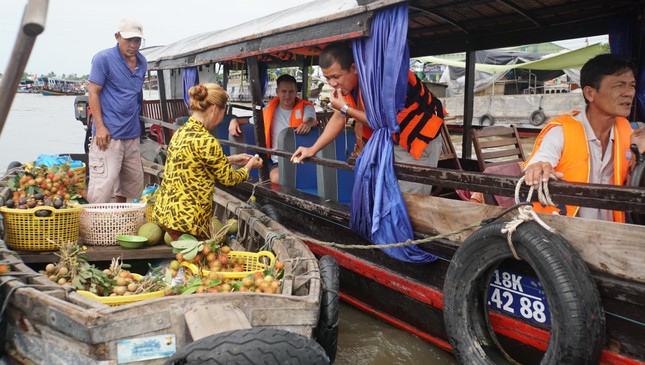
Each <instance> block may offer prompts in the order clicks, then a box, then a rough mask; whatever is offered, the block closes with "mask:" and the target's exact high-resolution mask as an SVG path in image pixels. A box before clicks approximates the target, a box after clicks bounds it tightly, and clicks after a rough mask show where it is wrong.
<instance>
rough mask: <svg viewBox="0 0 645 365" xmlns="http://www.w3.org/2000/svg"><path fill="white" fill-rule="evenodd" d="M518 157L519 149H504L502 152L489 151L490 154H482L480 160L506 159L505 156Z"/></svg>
mask: <svg viewBox="0 0 645 365" xmlns="http://www.w3.org/2000/svg"><path fill="white" fill-rule="evenodd" d="M519 155H520V149H519V148H512V149H504V150H498V151H490V152H482V158H483V159H484V160H486V159H489V158H500V157H507V156H519Z"/></svg>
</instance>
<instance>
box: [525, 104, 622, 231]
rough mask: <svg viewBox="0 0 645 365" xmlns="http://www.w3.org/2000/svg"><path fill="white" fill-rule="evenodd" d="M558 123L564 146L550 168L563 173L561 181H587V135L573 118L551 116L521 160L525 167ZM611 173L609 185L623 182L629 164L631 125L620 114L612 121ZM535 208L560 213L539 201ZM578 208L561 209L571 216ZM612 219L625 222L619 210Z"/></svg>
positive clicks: (534, 204)
mask: <svg viewBox="0 0 645 365" xmlns="http://www.w3.org/2000/svg"><path fill="white" fill-rule="evenodd" d="M556 126H561V127H562V130H563V133H564V146H563V148H562V155H561V156H560V162H558V165H557V166H556V167H555V168H554V171H558V172H561V173H562V174H563V177H562V180H565V181H570V182H581V183H588V182H589V175H590V170H591V166H590V164H591V159H590V158H589V145H588V144H587V134H586V132H585V128H584V126H583V125H582V123H580V122H579V121H578V120H577V119H575V118H573V117H572V116H570V115H567V114H565V115H561V116H558V117H555V118H553V119H552V120H551V121H549V123H548V124H547V125H546V126H545V127H544V128H543V129H542V131H541V132H540V134H539V135H538V136H537V138H536V139H535V146H534V147H533V152H532V153H531V156H530V157H529V158H528V159H527V160H526V162H525V163H524V168H526V166H527V163H528V162H529V161H531V159H532V158H533V155H535V153H536V152H537V150H538V149H539V148H540V145H541V144H542V141H543V140H544V136H545V135H546V134H547V132H548V131H549V130H551V128H553V127H556ZM613 128H614V143H613V145H614V149H613V154H614V176H613V181H612V183H613V185H623V183H624V181H625V177H626V176H627V168H628V166H629V159H628V156H629V154H628V151H629V140H630V138H629V137H630V136H631V134H632V128H631V126H630V125H629V122H628V121H627V119H625V118H622V117H617V118H616V123H615V124H614V127H613ZM533 208H534V209H535V211H537V212H540V213H553V212H558V213H561V209H559V208H557V207H550V206H548V207H543V206H542V205H541V204H540V203H533ZM579 209H580V207H578V206H574V205H566V208H565V212H564V213H566V215H568V216H572V217H573V216H575V215H576V214H577V213H578V210H579ZM613 218H614V222H625V214H624V212H621V211H613Z"/></svg>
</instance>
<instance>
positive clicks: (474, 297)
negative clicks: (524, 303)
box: [443, 221, 605, 364]
mask: <svg viewBox="0 0 645 365" xmlns="http://www.w3.org/2000/svg"><path fill="white" fill-rule="evenodd" d="M505 224H506V222H497V223H492V224H489V225H487V226H484V227H482V228H481V229H479V230H478V231H476V232H475V233H473V234H472V235H470V236H469V237H468V238H467V239H466V240H465V241H464V242H463V243H462V244H461V245H460V247H459V249H458V250H457V251H456V253H455V255H454V256H453V258H452V261H451V262H450V266H449V267H448V271H447V273H446V279H445V284H444V291H443V295H444V321H445V325H446V331H447V334H448V340H449V342H450V344H451V345H452V347H453V350H454V353H455V356H456V357H457V359H458V360H459V362H460V363H463V364H492V363H495V364H511V363H515V362H512V361H510V360H508V355H507V354H506V353H505V352H504V351H503V350H502V349H501V348H500V346H499V342H498V341H497V338H496V336H493V335H492V334H491V333H493V331H492V329H490V328H489V325H488V323H490V322H489V318H488V310H487V305H486V293H485V290H488V283H489V282H490V279H491V276H492V274H493V272H494V270H495V269H496V268H497V266H498V265H499V263H500V262H502V261H503V260H505V259H508V258H511V252H510V250H509V247H508V243H507V241H506V234H505V233H501V229H502V228H503V227H504V225H505ZM512 240H513V245H514V247H515V249H516V251H517V253H518V255H519V256H520V257H521V258H522V259H523V260H524V261H525V262H526V263H528V264H529V265H530V266H531V267H532V268H533V270H534V271H535V273H536V274H537V276H538V279H539V280H540V282H541V283H542V286H543V288H544V290H545V293H546V297H547V302H548V306H549V311H550V312H551V335H550V339H549V343H548V346H547V350H546V352H545V354H544V356H543V358H542V361H541V364H597V363H598V361H599V359H600V354H601V352H602V349H603V346H604V336H605V315H604V311H603V309H602V306H601V302H600V295H599V293H598V289H597V288H596V285H595V283H594V281H593V279H592V277H591V274H590V273H589V269H588V267H587V265H586V264H585V263H584V261H583V260H582V258H581V257H580V256H579V255H578V253H577V252H576V251H575V250H574V249H573V248H572V247H571V245H569V243H568V242H567V241H566V240H565V239H564V238H562V237H561V236H559V235H557V234H555V233H551V232H548V231H547V230H545V229H543V228H542V227H540V226H539V225H538V224H537V223H536V222H533V221H530V222H526V223H523V224H521V225H520V226H518V228H517V230H516V232H515V233H513V236H512Z"/></svg>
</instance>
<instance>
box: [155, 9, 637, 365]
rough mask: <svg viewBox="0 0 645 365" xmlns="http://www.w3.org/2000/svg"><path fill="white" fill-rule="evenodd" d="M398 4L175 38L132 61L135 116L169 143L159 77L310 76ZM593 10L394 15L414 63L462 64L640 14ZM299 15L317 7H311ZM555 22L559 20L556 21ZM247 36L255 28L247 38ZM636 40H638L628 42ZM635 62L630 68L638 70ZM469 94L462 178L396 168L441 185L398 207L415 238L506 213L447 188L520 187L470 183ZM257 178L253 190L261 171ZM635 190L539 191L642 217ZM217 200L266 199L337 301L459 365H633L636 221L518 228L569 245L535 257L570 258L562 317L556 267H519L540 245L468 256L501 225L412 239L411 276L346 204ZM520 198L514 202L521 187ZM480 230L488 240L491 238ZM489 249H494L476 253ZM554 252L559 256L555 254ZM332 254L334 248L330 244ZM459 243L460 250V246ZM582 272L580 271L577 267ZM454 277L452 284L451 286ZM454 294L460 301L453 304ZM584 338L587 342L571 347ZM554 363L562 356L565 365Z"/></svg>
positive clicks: (286, 197)
mask: <svg viewBox="0 0 645 365" xmlns="http://www.w3.org/2000/svg"><path fill="white" fill-rule="evenodd" d="M398 3H401V2H400V1H396V0H394V1H363V2H360V3H359V4H356V3H351V2H342V4H341V2H334V1H330V2H325V3H324V4H322V3H321V4H319V3H316V4H315V5H314V4H313V3H312V4H311V6H307V7H303V8H302V9H299V8H294V9H291V10H290V11H288V12H287V13H288V15H289V16H286V15H285V13H284V12H282V13H280V14H273V15H269V16H266V17H263V18H261V19H258V20H256V21H254V22H253V23H252V24H253V27H251V26H250V25H249V27H246V26H245V25H244V24H243V25H241V26H238V27H236V29H237V31H234V30H232V29H231V30H226V31H222V32H213V33H211V34H206V35H201V36H200V37H199V41H198V42H195V44H194V47H193V46H192V43H191V39H186V40H182V41H179V42H177V43H176V44H177V45H181V47H179V48H180V49H181V50H180V51H179V50H178V51H175V48H174V47H175V45H174V44H171V45H169V46H168V47H165V48H164V47H160V48H157V49H155V50H152V51H151V52H149V53H146V57H148V60H149V65H150V67H151V69H152V70H157V72H158V75H159V78H158V80H159V85H160V99H161V100H160V101H159V109H160V110H159V113H158V114H156V115H152V114H148V115H145V113H144V116H145V117H144V118H143V120H144V121H145V122H146V123H148V124H151V125H156V126H160V127H162V128H163V129H164V135H165V136H167V137H169V135H170V131H171V130H172V129H176V128H177V127H176V126H175V125H172V124H170V123H168V122H169V121H172V120H174V118H175V117H177V116H178V115H173V114H172V113H170V112H169V108H167V107H165V104H166V103H168V102H171V103H172V102H173V100H177V99H180V98H181V95H176V94H171V93H170V94H168V95H167V94H166V89H165V87H164V86H163V85H164V83H165V84H170V82H168V80H163V78H162V76H163V74H164V73H163V71H164V70H167V69H176V68H184V67H194V66H201V65H206V64H210V63H215V62H220V63H222V64H224V68H225V69H226V68H227V67H230V65H232V64H233V63H238V62H244V63H246V65H247V66H248V70H249V79H250V80H260V77H259V70H258V69H259V67H258V63H260V62H266V64H267V65H268V67H284V66H302V65H305V66H303V72H302V74H303V75H307V74H308V72H307V65H310V64H315V62H316V54H317V52H318V50H319V47H321V46H324V45H325V44H327V43H330V42H334V41H338V40H348V39H354V38H360V37H367V36H369V35H370V32H371V30H370V27H369V25H370V23H371V21H372V20H373V19H374V17H375V16H376V14H378V13H379V11H381V10H382V9H386V8H388V7H389V6H393V5H396V4H398ZM592 3H593V6H585V8H584V11H581V9H580V8H579V7H577V6H576V5H575V2H573V1H567V0H559V1H555V2H550V3H549V5H544V4H537V3H532V6H535V7H536V8H531V9H529V8H525V7H523V5H521V4H519V3H513V4H508V3H505V4H506V5H507V6H508V8H505V9H504V10H501V9H500V8H497V7H493V5H492V4H483V3H481V2H453V3H441V4H439V3H438V2H436V1H430V0H420V1H411V2H409V3H408V17H409V21H408V40H409V42H408V43H409V44H410V53H411V56H422V55H428V54H439V53H449V52H456V51H464V50H466V51H468V52H470V51H474V50H477V49H484V48H493V47H502V46H506V45H514V44H519V43H522V42H524V43H526V42H528V41H534V42H539V41H544V40H552V39H557V38H558V37H559V38H563V37H566V36H569V37H573V36H582V35H587V34H597V33H598V32H602V31H603V30H605V29H607V22H608V21H609V20H610V19H612V18H613V17H615V16H627V17H629V14H632V15H633V14H642V13H643V8H642V5H638V4H636V3H635V2H633V1H628V0H626V1H604V0H595V1H593V2H592ZM313 8H315V9H316V10H317V11H312V9H313ZM574 8H575V13H574ZM314 14H315V15H314ZM484 14H485V15H484ZM545 14H558V16H557V17H547V16H545ZM556 18H557V19H556ZM284 19H299V22H298V23H288V24H285V21H284ZM474 19H476V20H474ZM562 19H566V22H562V21H560V20H562ZM258 24H260V25H263V27H261V29H258V28H257V25H258ZM637 24H638V23H637ZM641 26H642V25H636V26H635V28H634V29H636V32H635V33H634V34H641V31H642V28H638V27H641ZM538 28H539V30H538ZM249 29H253V30H254V33H250V32H249ZM634 44H640V43H639V42H638V40H635V43H634ZM260 45H261V46H260ZM470 61H471V62H472V59H471V60H470ZM640 62H641V64H640V65H641V66H640V69H642V60H641V61H640ZM468 64H469V62H467V65H468ZM211 69H213V68H211ZM175 74H177V73H175ZM466 75H467V80H466V85H472V77H473V75H474V70H473V67H472V63H471V66H467V71H466ZM200 79H201V77H200ZM225 81H226V77H225ZM252 95H253V104H254V118H255V120H256V121H258V120H262V115H261V113H260V110H261V107H260V105H261V103H260V101H261V92H260V85H259V83H255V84H254V85H253V86H252ZM303 97H306V95H305V96H303ZM472 97H473V96H472V92H469V91H467V92H466V100H465V102H464V105H465V107H464V113H463V114H464V120H465V121H466V122H465V123H464V126H463V141H464V142H463V148H462V156H461V158H459V159H458V161H457V162H459V163H460V165H461V168H463V169H464V170H455V169H446V168H436V169H433V168H422V167H418V166H411V165H397V164H395V172H396V174H397V177H398V178H399V179H402V180H408V181H415V182H421V183H425V184H432V185H434V186H437V185H440V186H441V187H442V190H441V195H440V196H418V195H404V197H405V201H406V205H407V208H408V212H409V215H410V218H411V220H412V224H413V228H414V230H415V232H416V233H417V234H418V237H427V236H433V235H437V234H446V233H454V231H456V230H457V229H459V228H463V227H465V226H468V225H470V224H473V223H478V222H482V221H483V220H485V219H486V218H492V217H497V216H502V217H509V214H508V212H506V211H505V210H504V208H500V207H496V206H492V205H488V204H475V203H471V202H467V201H460V200H458V198H457V196H456V195H455V194H454V193H451V189H465V190H470V191H479V192H484V193H487V194H493V195H501V196H513V193H514V190H515V186H516V184H517V183H518V178H517V177H508V176H501V175H487V174H483V173H481V172H474V171H478V168H477V163H476V162H475V161H473V160H472V159H470V155H471V141H472V139H471V132H472V123H471V122H472V120H473V110H472ZM469 99H470V101H469ZM150 102H151V103H153V102H152V101H150ZM218 133H219V132H218ZM262 135H263V130H262V123H259V122H258V123H256V129H255V136H262ZM444 136H445V135H444ZM219 138H220V141H221V143H222V145H225V146H228V147H229V148H238V149H247V150H249V151H254V152H256V153H260V155H261V156H262V155H264V154H267V153H271V154H272V155H277V156H280V157H283V158H285V160H283V161H284V162H285V164H288V162H286V159H288V158H289V157H290V155H291V154H290V153H289V152H285V151H275V150H268V149H266V148H263V147H262V138H256V139H258V140H260V142H259V144H260V146H254V145H253V144H252V143H240V142H235V141H227V140H226V138H223V137H222V136H221V135H220V136H219ZM165 140H166V141H168V140H169V139H167V138H166V139H165ZM453 152H454V151H453ZM453 156H454V153H453ZM309 162H312V163H315V164H316V165H318V166H319V167H322V168H330V169H331V171H334V172H336V171H342V170H349V171H352V170H353V166H352V165H350V164H347V163H345V162H341V161H338V160H337V159H335V158H311V159H310V161H309ZM447 162H450V161H447ZM453 162H454V161H453ZM440 166H442V164H441V163H440ZM146 167H147V171H148V172H149V173H150V174H151V176H154V177H156V178H160V177H162V174H163V171H162V170H163V168H162V166H160V165H157V164H154V163H147V162H146ZM318 171H320V170H318ZM323 171H324V169H323ZM323 174H324V173H323ZM260 176H261V178H262V179H261V180H262V181H266V180H267V176H268V174H267V171H263V172H262V173H261V175H260ZM636 185H637V186H634V187H608V186H600V185H580V184H570V183H565V182H554V183H552V184H550V191H551V196H552V197H553V199H554V200H555V201H556V202H557V203H563V204H574V205H585V206H590V207H602V208H605V209H618V210H627V211H630V212H631V214H633V216H634V217H638V216H640V215H642V214H643V212H645V189H644V188H642V187H640V186H642V181H641V183H640V184H636ZM345 188H347V187H345ZM227 191H229V192H231V193H232V194H234V195H237V196H238V197H246V196H248V195H249V194H250V192H251V191H253V192H254V193H255V195H256V196H257V197H258V202H259V203H261V204H267V203H270V204H272V205H275V206H276V207H277V208H278V210H279V211H280V217H281V221H282V222H283V224H284V225H285V226H287V227H288V228H289V229H291V230H293V231H294V232H297V233H298V234H299V235H301V237H302V239H303V240H304V241H305V242H306V243H307V244H308V245H309V247H310V248H311V250H312V251H313V252H314V253H315V254H316V255H331V256H333V257H334V258H336V260H337V261H338V262H339V264H340V266H341V298H342V299H344V300H345V301H347V302H349V303H351V304H353V305H355V306H356V307H358V308H361V309H363V310H364V311H366V312H368V313H370V314H372V315H374V316H377V317H379V318H381V319H383V320H385V321H388V322H390V323H392V324H393V325H395V326H398V327H400V328H403V329H405V330H407V331H409V332H411V333H414V334H416V335H418V336H419V337H421V338H424V339H426V340H428V341H430V342H432V343H434V344H436V345H438V346H439V347H441V348H443V349H445V350H448V351H454V352H455V354H456V355H457V358H458V359H459V360H460V361H461V362H463V363H517V362H519V363H526V364H531V363H542V364H550V363H554V364H555V363H594V362H598V361H600V362H601V363H603V364H645V345H644V344H645V331H643V326H645V325H644V324H645V311H644V310H643V309H644V308H643V306H644V304H643V303H645V267H644V266H643V262H645V260H644V259H645V256H644V252H645V251H643V249H642V246H643V244H645V241H644V239H643V237H645V235H644V234H645V230H644V228H643V227H642V226H640V225H636V224H616V223H608V222H597V221H590V220H585V219H580V218H569V217H560V216H545V217H541V218H542V219H543V220H544V221H546V223H547V224H548V225H549V226H551V227H554V228H555V230H556V232H557V233H558V235H557V236H554V235H552V234H550V233H544V231H543V230H542V229H541V228H537V227H535V225H534V224H533V223H528V224H524V225H520V227H527V228H520V230H521V231H522V232H524V233H521V235H522V236H523V237H525V238H526V237H529V238H531V237H544V240H546V241H549V242H557V243H554V244H553V246H554V247H572V248H569V249H567V251H566V252H564V251H561V252H560V254H554V253H553V252H551V251H549V252H551V254H549V255H548V256H549V257H575V259H572V260H573V261H572V262H568V263H564V264H563V266H562V267H564V268H565V269H566V270H569V271H568V274H567V275H565V276H568V277H569V279H568V280H569V282H570V284H571V285H572V286H576V285H578V284H580V285H581V286H578V287H576V292H577V293H578V294H575V295H573V298H574V299H573V300H572V301H571V298H569V302H568V306H567V305H564V304H563V302H565V301H566V300H565V299H566V297H567V295H566V294H565V292H566V291H565V290H564V289H562V287H561V286H559V284H558V285H555V284H553V283H554V279H553V276H554V272H556V270H555V269H554V268H553V267H552V266H550V265H549V264H545V263H544V262H542V261H539V260H538V261H537V262H536V261H535V260H532V259H529V258H528V256H530V255H529V254H528V253H527V252H528V251H527V250H529V251H530V250H533V249H534V248H535V247H537V246H539V245H537V246H536V244H535V243H533V244H529V243H526V242H523V238H516V236H513V237H514V238H513V242H514V244H516V245H518V247H520V248H521V249H518V250H520V251H522V252H521V254H520V257H521V258H523V260H520V261H518V260H513V259H512V258H511V253H510V250H501V249H500V250H499V252H498V254H496V255H491V254H490V253H489V251H488V250H484V249H482V252H477V250H473V249H472V247H473V242H475V244H476V243H477V242H478V241H482V240H486V246H485V247H492V246H495V247H498V246H499V245H500V244H499V241H500V240H501V241H502V242H503V243H504V244H506V243H505V236H501V233H499V232H497V231H499V229H500V228H501V227H500V226H499V223H493V224H492V225H487V226H486V227H485V228H482V229H476V228H471V229H470V230H467V231H465V232H460V233H454V234H452V235H451V236H450V237H442V238H439V239H437V240H434V241H428V242H424V243H421V244H420V247H421V248H422V249H423V250H425V251H427V252H429V253H431V254H433V255H436V256H437V257H438V258H439V259H438V260H437V261H435V262H433V263H430V264H411V263H407V262H401V261H397V260H395V259H393V258H391V257H390V256H388V255H386V254H385V253H383V252H381V251H380V250H378V249H374V247H373V246H372V245H371V244H370V243H369V242H366V241H365V240H363V239H362V238H360V237H358V236H357V235H356V234H354V233H353V232H352V231H351V230H350V229H349V228H348V227H349V224H348V222H349V218H350V217H349V208H348V206H347V205H344V204H341V203H338V202H337V199H331V198H329V197H328V196H325V195H324V194H321V196H316V195H311V194H308V193H305V192H303V191H300V190H298V189H296V188H294V186H293V185H292V184H291V183H290V184H280V185H277V184H272V185H268V184H266V183H262V182H260V183H246V184H243V185H241V186H240V187H238V188H234V189H227ZM521 191H522V192H523V193H526V189H525V188H523V189H522V190H521ZM334 200H335V201H334ZM511 215H512V214H511ZM482 225H485V222H482ZM493 229H497V231H495V232H493ZM525 230H528V233H526V232H525ZM491 237H492V238H491ZM562 237H563V238H562ZM491 240H494V241H495V242H488V241H491ZM563 240H565V241H567V242H568V244H566V243H562V241H563ZM330 242H336V243H338V244H336V245H333V246H332V245H330ZM349 245H359V246H364V247H367V248H368V249H362V247H361V248H356V247H354V246H351V247H350V246H349ZM460 247H468V249H464V250H460ZM498 248H499V247H498ZM546 249H547V250H551V249H550V248H546ZM460 251H462V252H464V251H466V252H470V253H471V256H472V257H475V258H477V257H482V259H481V260H483V261H481V262H480V265H479V266H478V265H476V264H473V263H470V264H469V265H470V266H468V268H470V269H472V270H470V271H464V270H463V269H462V270H460V269H459V267H460V266H461V265H465V264H466V263H468V261H467V258H465V257H464V256H463V254H460ZM537 256H539V257H542V258H544V257H543V256H540V255H537ZM582 260H584V263H585V264H581V262H583V261H582ZM574 261H575V262H574ZM455 262H457V263H455ZM572 268H574V269H572ZM483 269H485V270H483ZM482 270H483V271H482ZM472 273H476V276H473V275H475V274H472ZM460 275H461V277H463V279H461V280H462V281H463V280H465V282H461V281H460ZM470 279H472V280H470ZM475 279H476V281H475ZM469 280H470V281H469ZM556 281H557V280H556ZM473 283H476V284H478V285H475V284H473ZM462 284H463V285H462ZM489 284H490V285H489ZM583 284H584V286H582V285H583ZM466 287H467V288H469V290H471V291H469V292H467V293H464V290H465V289H464V288H466ZM529 290H530V292H529ZM473 293H476V294H473ZM585 293H586V294H585ZM594 293H599V294H597V295H595V294H594ZM457 294H458V295H457ZM462 294H463V296H460V295H462ZM465 294H468V295H467V296H466V295H465ZM575 303H581V304H580V306H579V307H580V308H585V309H584V310H583V312H584V318H585V319H584V320H581V322H579V323H575V324H574V323H570V322H569V321H568V319H570V318H582V317H583V316H579V314H580V313H574V312H575V311H574V312H572V311H571V309H572V307H575ZM565 308H566V310H565ZM546 311H549V313H548V314H546ZM460 315H461V316H460ZM581 324H582V325H583V326H584V325H587V326H588V327H587V328H586V330H580V328H577V329H576V328H575V327H576V326H577V325H581ZM341 330H342V329H341ZM585 332H587V333H588V334H589V335H588V336H587V338H584V339H583V337H585V334H584V333H585ZM591 337H593V338H591ZM583 340H584V341H583ZM583 343H584V344H585V345H582V344H583ZM587 344H590V346H589V348H581V347H580V346H582V347H585V346H587ZM563 352H568V355H570V356H571V357H570V358H567V357H566V356H568V355H566V354H563ZM587 354H591V355H590V356H588V355H587ZM482 359H485V360H482Z"/></svg>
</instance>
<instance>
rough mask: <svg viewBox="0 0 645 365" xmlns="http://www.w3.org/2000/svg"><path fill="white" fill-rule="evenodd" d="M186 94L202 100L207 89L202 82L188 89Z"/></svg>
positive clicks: (206, 94)
mask: <svg viewBox="0 0 645 365" xmlns="http://www.w3.org/2000/svg"><path fill="white" fill-rule="evenodd" d="M188 95H190V97H191V98H193V99H195V100H197V101H203V100H204V99H206V97H207V96H208V89H207V88H206V86H204V85H203V84H199V85H195V86H193V87H191V88H190V90H188Z"/></svg>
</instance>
